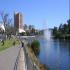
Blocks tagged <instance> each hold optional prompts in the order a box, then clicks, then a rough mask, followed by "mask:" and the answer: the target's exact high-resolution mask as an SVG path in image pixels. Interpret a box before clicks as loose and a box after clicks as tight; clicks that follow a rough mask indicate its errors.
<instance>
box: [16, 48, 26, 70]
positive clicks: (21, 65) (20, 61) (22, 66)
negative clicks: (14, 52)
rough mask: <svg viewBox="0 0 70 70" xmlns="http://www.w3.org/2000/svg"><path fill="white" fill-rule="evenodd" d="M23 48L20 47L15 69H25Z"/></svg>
mask: <svg viewBox="0 0 70 70" xmlns="http://www.w3.org/2000/svg"><path fill="white" fill-rule="evenodd" d="M26 68H27V67H26V64H25V55H24V50H23V48H21V49H20V53H19V59H18V66H17V70H27V69H26Z"/></svg>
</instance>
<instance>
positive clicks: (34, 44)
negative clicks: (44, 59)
mask: <svg viewBox="0 0 70 70" xmlns="http://www.w3.org/2000/svg"><path fill="white" fill-rule="evenodd" d="M31 48H32V50H33V51H34V53H35V55H36V56H37V55H38V54H39V51H40V43H39V41H37V40H34V41H33V42H32V43H31Z"/></svg>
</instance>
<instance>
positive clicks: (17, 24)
mask: <svg viewBox="0 0 70 70" xmlns="http://www.w3.org/2000/svg"><path fill="white" fill-rule="evenodd" d="M14 28H15V32H17V31H18V32H20V30H23V22H22V14H21V13H15V14H14Z"/></svg>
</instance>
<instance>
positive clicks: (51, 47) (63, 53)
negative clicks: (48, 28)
mask: <svg viewBox="0 0 70 70" xmlns="http://www.w3.org/2000/svg"><path fill="white" fill-rule="evenodd" d="M48 34H49V33H48ZM38 40H39V42H40V54H39V57H38V58H39V60H40V62H41V63H43V64H45V65H46V67H48V68H50V70H70V41H69V40H56V39H51V38H50V39H49V38H48V35H47V34H46V35H44V36H42V37H39V38H38Z"/></svg>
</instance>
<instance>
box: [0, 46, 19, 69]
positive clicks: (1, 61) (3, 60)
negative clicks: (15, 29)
mask: <svg viewBox="0 0 70 70" xmlns="http://www.w3.org/2000/svg"><path fill="white" fill-rule="evenodd" d="M19 50H20V46H18V47H11V48H8V49H6V50H4V51H2V52H0V70H13V69H14V65H15V61H16V58H17V56H18V53H19Z"/></svg>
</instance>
